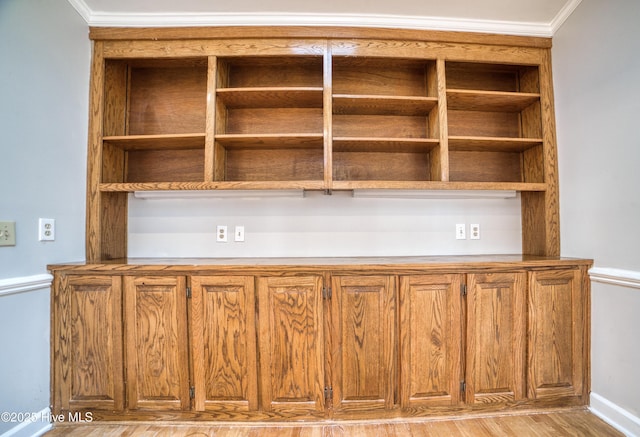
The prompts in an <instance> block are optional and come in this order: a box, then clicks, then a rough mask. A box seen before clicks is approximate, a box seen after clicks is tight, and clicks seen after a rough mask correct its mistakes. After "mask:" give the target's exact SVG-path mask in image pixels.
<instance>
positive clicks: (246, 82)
mask: <svg viewBox="0 0 640 437" xmlns="http://www.w3.org/2000/svg"><path fill="white" fill-rule="evenodd" d="M323 93H324V87H323V60H322V58H321V57H317V56H315V57H314V56H298V57H295V56H294V57H287V56H285V57H280V56H278V57H247V58H245V57H242V58H220V59H219V60H218V64H217V78H216V123H215V152H214V156H215V164H214V166H215V170H214V178H215V180H216V181H222V182H255V183H258V182H261V181H267V182H270V181H282V182H283V183H284V186H286V182H291V181H306V180H310V181H323V179H324V136H323V129H324V113H323Z"/></svg>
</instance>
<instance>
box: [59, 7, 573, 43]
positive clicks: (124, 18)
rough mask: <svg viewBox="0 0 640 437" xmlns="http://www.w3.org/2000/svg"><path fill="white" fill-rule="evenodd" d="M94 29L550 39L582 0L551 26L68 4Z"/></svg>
mask: <svg viewBox="0 0 640 437" xmlns="http://www.w3.org/2000/svg"><path fill="white" fill-rule="evenodd" d="M68 1H69V3H70V4H71V5H72V6H73V7H74V8H75V9H76V11H78V13H79V14H80V15H81V16H82V17H83V18H84V20H85V21H86V22H87V24H88V25H89V26H92V27H194V26H347V27H378V28H394V29H415V30H442V31H455V32H480V33H495V34H505V35H519V36H533V37H546V38H548V37H551V36H553V33H554V32H555V31H556V30H557V29H558V28H559V27H560V26H561V25H562V23H564V21H565V20H566V19H567V18H568V17H569V15H571V13H572V12H573V11H574V10H575V8H576V7H577V6H578V5H579V4H580V2H581V0H570V1H569V3H567V4H566V5H565V7H564V8H562V10H561V11H560V12H559V13H558V15H557V16H556V17H555V18H554V19H553V20H552V21H551V22H549V23H543V22H516V21H497V20H471V19H461V18H441V17H428V16H418V17H416V16H405V15H376V14H301V13H108V12H98V11H95V12H94V11H92V10H91V9H90V8H89V7H88V6H87V4H86V3H85V1H84V0H68Z"/></svg>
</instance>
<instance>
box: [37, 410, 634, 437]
mask: <svg viewBox="0 0 640 437" xmlns="http://www.w3.org/2000/svg"><path fill="white" fill-rule="evenodd" d="M45 436H46V437H61V436H65V437H115V436H135V437H138V436H143V437H164V436H167V437H169V436H171V437H175V436H178V437H180V436H184V437H186V436H190V437H205V436H211V437H213V436H215V437H245V436H247V437H341V436H355V437H372V436H375V437H407V436H408V437H418V436H438V437H442V436H452V437H455V436H461V437H494V436H499V437H514V436H517V437H523V436H540V437H552V436H553V437H558V436H576V437H585V436H586V437H590V436H593V437H609V436H611V437H621V436H623V434H622V433H620V432H618V431H617V430H615V429H614V428H612V427H611V426H609V425H608V424H606V423H605V422H604V421H602V420H601V419H599V418H598V417H596V416H594V415H593V414H591V413H590V412H589V411H588V410H586V409H579V410H568V411H558V412H549V413H536V414H511V415H504V416H485V417H473V418H456V419H421V420H415V419H414V420H405V421H384V422H371V421H367V422H355V421H354V422H345V423H343V422H339V423H338V422H315V423H309V424H300V423H277V424H269V423H259V424H255V423H246V424H245V423H243V424H238V423H233V424H231V423H224V424H214V423H207V424H202V423H187V424H185V423H180V424H172V423H167V422H163V423H147V422H145V423H131V422H127V423H114V422H94V423H89V424H79V425H70V424H65V425H58V426H56V428H54V429H53V430H52V431H49V432H47V433H46V434H45Z"/></svg>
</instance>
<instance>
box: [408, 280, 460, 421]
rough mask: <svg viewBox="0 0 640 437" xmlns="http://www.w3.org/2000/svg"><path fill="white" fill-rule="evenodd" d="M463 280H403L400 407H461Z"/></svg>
mask: <svg viewBox="0 0 640 437" xmlns="http://www.w3.org/2000/svg"><path fill="white" fill-rule="evenodd" d="M462 283H463V275H419V276H418V275H412V276H401V277H400V296H399V302H400V308H399V309H400V311H399V313H400V324H399V326H400V333H399V341H400V343H399V354H400V355H399V356H400V362H401V363H402V365H401V366H400V387H399V388H400V406H401V408H403V409H428V408H429V407H434V406H456V405H458V404H459V402H460V398H461V396H460V394H461V393H460V381H461V380H463V374H462V362H461V356H462V355H461V354H462V339H463V337H462V322H463V320H462V318H463V313H462V298H461V293H460V287H461V285H462Z"/></svg>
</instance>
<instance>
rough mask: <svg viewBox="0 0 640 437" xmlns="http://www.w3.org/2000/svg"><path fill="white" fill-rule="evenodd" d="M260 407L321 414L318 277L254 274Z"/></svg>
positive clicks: (269, 410)
mask: <svg viewBox="0 0 640 437" xmlns="http://www.w3.org/2000/svg"><path fill="white" fill-rule="evenodd" d="M257 287H258V311H259V322H258V326H259V334H258V345H259V351H260V387H261V388H260V390H261V392H260V393H261V404H262V405H261V406H262V410H263V411H265V412H267V413H273V414H274V415H278V416H283V417H295V416H323V415H324V411H325V410H324V408H325V402H324V359H325V358H324V334H323V332H324V331H323V312H322V277H321V276H296V277H259V278H257Z"/></svg>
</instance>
